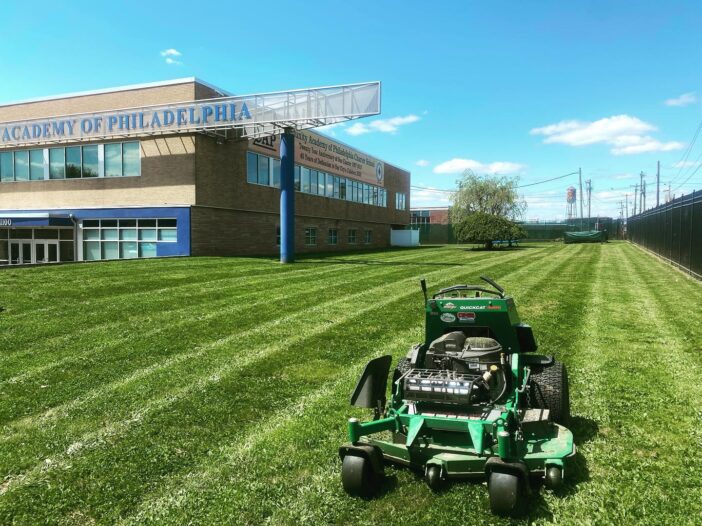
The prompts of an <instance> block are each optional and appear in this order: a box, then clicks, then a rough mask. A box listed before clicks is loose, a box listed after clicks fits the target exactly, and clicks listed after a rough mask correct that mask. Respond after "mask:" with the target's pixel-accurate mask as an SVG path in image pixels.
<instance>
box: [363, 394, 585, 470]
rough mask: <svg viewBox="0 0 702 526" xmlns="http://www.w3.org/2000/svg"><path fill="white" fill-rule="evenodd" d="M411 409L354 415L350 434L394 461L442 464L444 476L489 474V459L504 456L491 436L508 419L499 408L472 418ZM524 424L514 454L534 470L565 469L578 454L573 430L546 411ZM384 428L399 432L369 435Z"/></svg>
mask: <svg viewBox="0 0 702 526" xmlns="http://www.w3.org/2000/svg"><path fill="white" fill-rule="evenodd" d="M409 409H410V407H408V406H403V407H402V408H400V410H399V411H398V412H397V413H396V414H395V415H394V416H391V417H388V418H383V419H380V420H375V421H373V422H367V423H363V424H361V423H359V422H356V421H353V420H352V421H351V422H350V423H349V434H350V435H351V436H356V437H357V440H356V442H355V443H356V444H364V445H369V446H374V447H377V448H379V449H380V450H381V451H382V454H383V458H384V459H385V460H387V461H389V462H393V463H395V464H400V465H403V466H409V467H412V468H414V469H418V470H424V468H425V466H426V465H428V464H434V465H438V466H441V469H442V475H443V476H444V477H453V478H459V477H472V476H484V475H485V464H486V462H487V460H488V459H489V458H491V457H499V455H500V452H499V447H498V444H497V443H495V441H493V440H491V439H490V438H489V437H490V436H492V434H491V431H492V429H493V428H496V427H497V425H498V423H499V421H500V420H501V419H502V416H503V414H502V413H501V412H500V411H499V410H497V409H493V410H491V411H489V412H488V413H485V414H483V415H482V416H478V417H472V418H471V417H468V418H466V417H463V416H462V415H461V416H458V415H445V416H444V415H442V416H438V415H434V414H427V413H422V414H409V412H408V411H409ZM521 426H522V432H523V440H521V441H517V442H516V446H517V447H516V451H512V452H511V455H510V456H511V457H513V459H514V460H518V461H519V462H523V463H524V464H525V465H526V468H527V470H528V471H529V472H541V473H543V472H544V470H545V469H546V467H547V466H558V467H560V468H561V469H563V467H564V463H563V461H564V459H566V458H568V457H572V456H573V455H575V444H574V443H573V434H572V433H571V432H570V430H568V429H567V428H565V427H563V426H561V425H558V424H554V423H552V422H549V421H548V413H547V412H546V411H540V410H526V411H524V412H523V413H522V422H521ZM398 430H406V431H407V433H406V434H405V433H402V432H397V431H398ZM381 431H390V432H393V433H395V438H396V439H395V440H394V441H393V442H389V441H385V440H378V439H376V438H372V437H371V436H368V435H370V434H375V433H378V432H381ZM490 442H493V443H490ZM349 446H350V444H349Z"/></svg>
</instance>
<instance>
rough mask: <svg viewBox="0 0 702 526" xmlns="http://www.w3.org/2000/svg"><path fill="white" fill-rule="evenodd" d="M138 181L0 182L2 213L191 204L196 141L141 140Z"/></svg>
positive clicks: (193, 190)
mask: <svg viewBox="0 0 702 526" xmlns="http://www.w3.org/2000/svg"><path fill="white" fill-rule="evenodd" d="M140 144H141V157H142V158H141V177H105V178H91V179H55V180H48V181H27V182H14V183H7V182H6V183H0V209H5V210H7V209H12V210H33V209H42V208H95V207H103V206H150V205H188V204H194V203H195V138H194V137H193V136H187V135H184V136H177V137H162V138H158V139H149V140H143V141H140Z"/></svg>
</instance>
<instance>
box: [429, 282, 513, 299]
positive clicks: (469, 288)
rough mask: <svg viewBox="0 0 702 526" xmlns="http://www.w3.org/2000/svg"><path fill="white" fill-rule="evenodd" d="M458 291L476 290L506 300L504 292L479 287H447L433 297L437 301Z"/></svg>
mask: <svg viewBox="0 0 702 526" xmlns="http://www.w3.org/2000/svg"><path fill="white" fill-rule="evenodd" d="M457 290H476V291H479V292H485V293H486V294H494V295H495V296H499V297H500V298H504V297H505V295H504V292H498V291H496V290H491V289H486V288H483V287H481V286H479V285H454V286H453V287H447V288H445V289H441V290H440V291H439V292H437V293H436V294H434V295H433V296H432V298H433V299H436V298H437V296H441V295H442V294H448V293H449V292H454V291H457Z"/></svg>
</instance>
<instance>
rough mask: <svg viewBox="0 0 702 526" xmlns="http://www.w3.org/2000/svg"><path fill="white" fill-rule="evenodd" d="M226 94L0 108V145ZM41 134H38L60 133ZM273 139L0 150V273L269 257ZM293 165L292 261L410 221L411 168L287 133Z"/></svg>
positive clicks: (141, 140)
mask: <svg viewBox="0 0 702 526" xmlns="http://www.w3.org/2000/svg"><path fill="white" fill-rule="evenodd" d="M225 95H228V94H226V93H225V92H223V91H222V90H219V89H217V88H215V87H213V86H211V85H209V84H207V83H204V82H202V81H199V80H197V79H194V78H189V79H180V80H176V81H169V82H162V83H155V84H148V85H139V86H127V87H124V88H116V89H111V90H103V91H98V92H88V93H79V94H74V95H67V96H61V97H54V98H49V99H42V100H34V101H26V102H21V103H15V104H6V105H3V106H0V130H2V131H0V138H1V137H2V134H5V135H6V136H10V137H11V136H12V135H14V134H17V135H18V136H19V135H20V134H23V133H27V134H31V133H32V130H31V129H29V128H26V127H25V128H26V129H23V128H21V127H19V126H14V127H13V126H12V123H13V122H17V121H20V120H22V121H27V120H28V119H43V118H49V117H55V116H62V115H73V114H82V113H89V112H99V111H107V110H119V109H125V108H136V107H140V106H146V105H156V104H171V103H173V104H175V103H181V102H184V101H197V100H208V99H212V100H216V99H217V98H218V97H222V96H225ZM223 111H226V110H223ZM56 122H57V121H54V124H53V126H57V124H56ZM58 122H59V123H60V122H62V121H58ZM66 123H67V124H66V125H69V121H66ZM117 124H119V125H121V124H122V123H121V122H120V123H117V122H115V125H117ZM37 126H38V125H37ZM46 126H47V127H46V128H45V129H44V130H43V132H44V133H45V136H47V137H50V136H51V134H52V133H59V132H61V131H62V130H60V129H53V130H51V129H48V124H47V125H46ZM125 126H126V127H128V126H129V124H128V123H126V124H125ZM38 133H40V134H41V133H42V130H41V128H40V127H39V130H38ZM278 143H279V140H278V137H277V136H269V137H266V138H261V139H257V140H253V139H229V140H222V139H221V137H218V136H215V135H210V134H203V133H179V134H172V135H159V136H144V134H140V135H139V136H131V135H130V134H129V133H128V132H125V134H124V136H123V137H121V138H120V139H119V140H109V141H81V142H76V143H64V144H56V143H54V142H52V141H51V140H50V139H47V140H46V142H45V143H42V144H37V145H33V146H31V147H25V148H12V147H5V146H3V145H2V144H1V143H0V264H27V263H51V262H64V261H85V260H101V259H129V258H142V257H143V258H146V257H156V256H188V255H193V256H201V255H202V256H228V255H275V254H277V253H278V251H279V246H278V245H279V242H280V240H279V224H280V223H279V206H280V190H279V186H280V160H279V158H280V155H279V144H278ZM295 159H296V166H295V187H296V190H297V192H296V214H295V215H296V233H295V237H296V251H298V252H327V251H338V250H352V249H360V248H380V247H387V246H389V244H390V230H391V229H392V228H393V227H396V228H401V227H404V226H405V225H407V224H408V223H409V221H410V213H409V185H410V174H409V172H407V171H405V170H402V169H400V168H398V167H395V166H393V165H391V164H389V163H385V162H383V161H380V160H378V159H376V158H374V157H372V156H370V155H368V154H366V153H364V152H360V151H358V150H356V149H354V148H351V147H349V146H347V145H345V144H343V143H340V142H338V141H335V140H332V139H330V138H328V137H326V136H325V135H322V134H318V133H315V132H312V131H298V132H296V156H295Z"/></svg>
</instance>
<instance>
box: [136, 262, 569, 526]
mask: <svg viewBox="0 0 702 526" xmlns="http://www.w3.org/2000/svg"><path fill="white" fill-rule="evenodd" d="M569 261H570V260H568V259H566V260H564V261H562V262H561V261H558V259H557V258H556V257H553V258H551V261H550V262H549V264H548V265H546V266H545V267H543V269H542V270H543V271H544V273H545V274H546V275H548V273H549V271H550V270H555V269H560V268H562V267H563V266H564V265H566V264H568V262H569ZM530 270H531V265H524V266H521V267H519V268H517V269H514V268H512V269H511V270H508V272H507V273H505V274H502V275H501V276H500V278H499V280H500V282H503V281H505V280H507V283H511V282H513V281H515V280H518V279H519V277H520V276H521V275H523V274H527V273H529V271H530ZM544 279H545V278H544ZM508 290H510V289H508ZM418 331H419V332H421V326H419V325H418V326H417V327H415V328H414V329H411V330H410V333H413V334H415V335H416V333H417V332H418ZM403 339H404V338H401V340H403ZM384 347H385V346H384V345H383V346H381V348H383V352H387V351H386V349H385V348H384ZM398 350H401V351H400V352H401V353H402V354H404V353H405V352H407V345H405V346H404V347H400V348H398V349H396V350H395V352H393V354H400V353H399V352H397V351H398ZM351 377H352V379H353V378H354V377H353V375H352V376H351ZM337 383H338V382H337ZM335 385H336V384H335ZM334 391H335V392H336V393H337V396H339V398H343V399H345V396H343V395H341V394H340V393H339V391H338V389H337V388H336V387H334ZM306 405H309V404H306ZM284 415H285V410H283V411H280V412H279V413H278V414H276V415H274V416H272V417H270V418H269V419H268V420H267V423H266V424H257V425H256V427H255V429H254V430H252V431H251V432H250V433H249V434H248V435H246V436H245V437H244V438H243V439H239V440H241V441H243V443H244V444H246V446H245V447H244V448H241V447H239V446H230V445H225V446H224V447H223V448H222V450H221V451H218V452H217V454H215V455H209V456H208V457H207V458H206V459H205V460H204V461H205V464H204V465H202V466H200V467H198V470H197V471H196V472H194V473H193V472H189V473H188V474H187V475H186V476H178V477H175V478H174V479H173V480H171V481H169V482H168V483H167V484H166V485H165V487H164V488H162V489H161V490H160V491H159V492H158V494H156V495H153V496H151V497H149V498H148V499H146V500H145V501H144V502H143V503H142V504H141V505H140V508H139V511H137V512H136V514H135V516H134V517H132V518H131V519H130V520H129V521H128V522H139V521H141V520H143V519H144V518H145V516H156V517H162V514H163V512H165V511H167V510H168V509H169V508H173V507H177V505H178V503H179V502H180V503H184V502H186V500H185V493H186V490H187V491H189V492H190V493H197V491H198V490H197V488H198V487H201V486H202V485H203V484H206V482H207V481H208V480H210V479H211V478H212V477H213V476H215V475H214V473H213V471H215V472H217V471H218V470H219V469H223V468H224V466H228V465H231V464H232V462H233V461H234V458H236V457H237V456H238V455H240V454H241V453H242V452H243V451H244V450H246V451H250V450H251V449H252V448H251V447H250V445H248V444H250V443H251V442H252V441H257V440H260V439H261V438H262V433H261V428H262V427H263V428H264V429H267V430H268V431H267V432H271V431H272V430H274V429H278V428H279V427H281V425H282V423H286V422H288V421H289V419H283V420H284V422H278V419H279V418H282V417H283V416H284ZM342 423H343V419H340V420H339V424H340V426H341V427H343V426H342ZM174 494H178V495H179V501H176V502H174V501H173V500H172V496H173V495H174Z"/></svg>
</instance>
